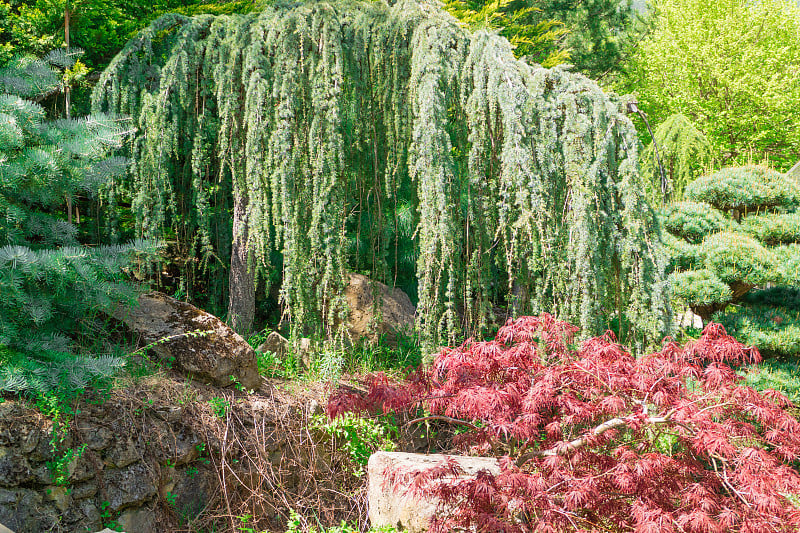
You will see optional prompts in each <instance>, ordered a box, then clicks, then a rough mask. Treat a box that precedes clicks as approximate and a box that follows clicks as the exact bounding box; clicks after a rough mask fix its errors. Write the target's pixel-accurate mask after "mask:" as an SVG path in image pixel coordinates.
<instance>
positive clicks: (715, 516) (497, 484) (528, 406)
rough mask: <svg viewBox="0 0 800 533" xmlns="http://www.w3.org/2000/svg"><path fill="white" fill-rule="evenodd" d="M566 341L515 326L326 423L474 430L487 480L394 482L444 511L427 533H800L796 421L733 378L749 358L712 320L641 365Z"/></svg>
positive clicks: (533, 325) (430, 476) (600, 341)
mask: <svg viewBox="0 0 800 533" xmlns="http://www.w3.org/2000/svg"><path fill="white" fill-rule="evenodd" d="M575 332H576V328H575V327H573V326H571V325H570V324H568V323H566V322H562V321H559V320H556V319H554V318H553V317H552V316H550V315H547V314H544V315H542V316H540V317H523V318H520V319H518V320H515V321H509V322H508V323H507V324H506V325H505V326H503V327H502V328H501V329H500V331H499V332H498V334H497V337H496V338H495V340H493V341H489V342H472V341H468V342H466V343H465V344H464V345H462V346H461V347H459V348H456V349H445V350H442V352H441V353H439V354H438V356H437V357H436V358H435V361H434V362H433V365H432V366H431V367H430V368H429V369H427V370H424V371H420V372H418V373H417V374H415V375H414V376H413V377H412V379H410V380H409V381H407V382H404V383H396V384H392V383H390V382H389V381H388V380H387V379H386V378H385V377H383V376H377V377H375V378H374V379H373V382H372V384H371V387H370V391H369V393H368V394H367V395H364V396H362V395H358V394H354V393H346V394H340V395H336V396H334V397H333V398H332V399H331V401H330V404H329V406H328V407H329V414H330V415H332V416H335V415H337V414H339V413H341V412H343V411H347V410H351V411H359V410H361V411H365V410H378V409H382V410H384V411H397V410H404V409H411V408H419V407H420V406H422V407H424V408H426V409H427V410H428V411H429V412H430V413H431V416H432V417H440V418H442V419H447V420H452V419H458V420H461V421H464V422H465V423H467V424H469V426H471V427H472V431H470V432H468V433H467V434H465V436H464V438H463V439H461V441H460V445H461V446H463V447H464V448H466V451H468V452H473V453H483V454H492V453H494V454H496V455H500V456H502V458H501V460H500V463H501V473H500V474H499V475H497V476H494V475H491V474H489V473H486V472H483V473H481V474H480V475H478V476H477V477H475V478H472V479H464V480H460V481H449V482H444V481H443V480H444V479H445V478H446V477H447V476H452V475H453V474H454V473H456V472H457V465H455V463H447V464H445V465H442V466H441V467H440V468H437V469H435V470H428V471H424V472H417V473H408V472H406V473H404V472H396V473H395V474H394V478H395V481H396V482H397V483H401V482H402V483H403V484H404V486H407V487H409V490H412V491H417V492H420V493H422V492H429V493H430V492H432V493H433V494H434V495H435V496H436V497H437V498H438V499H439V500H440V502H441V504H442V505H443V506H447V508H449V509H452V510H453V511H452V512H448V513H441V516H439V517H437V518H435V519H434V521H433V523H432V524H431V526H432V530H433V531H437V532H438V531H441V532H444V531H452V530H453V529H455V528H469V527H475V528H476V529H477V530H478V531H507V532H527V531H535V532H556V531H570V532H572V531H587V532H588V531H615V532H617V531H635V532H637V533H670V532H675V533H679V532H683V533H714V532H726V531H732V532H742V533H745V532H746V533H756V532H797V531H800V508H798V507H797V506H796V504H794V503H793V501H792V500H793V498H795V497H796V495H798V494H800V475H799V474H798V471H797V469H796V467H797V464H798V463H797V461H798V456H799V455H800V422H798V420H797V419H796V418H794V417H793V416H792V415H791V414H790V412H789V411H788V409H790V408H791V407H792V405H791V403H790V402H789V400H788V399H787V398H786V397H785V396H783V395H782V394H780V393H779V392H776V391H766V392H761V393H759V392H757V391H755V390H753V389H752V388H749V387H746V386H743V385H741V384H740V382H741V378H739V377H738V376H737V375H736V373H735V372H734V370H733V369H734V368H735V367H736V366H739V365H742V364H749V363H753V362H758V361H759V360H760V355H759V354H758V351H757V350H756V349H754V348H746V347H744V346H743V345H741V344H739V343H738V342H736V341H735V340H734V339H733V338H732V337H730V336H728V335H727V334H726V332H725V330H724V328H723V327H722V326H720V325H718V324H710V325H709V326H707V327H706V328H705V330H703V334H702V336H701V337H700V339H698V340H697V341H696V342H691V343H689V344H687V345H686V346H684V347H681V346H679V345H677V344H676V343H675V342H673V341H671V340H669V339H668V340H666V341H665V344H664V347H663V349H662V350H661V351H660V352H657V353H654V354H651V355H648V356H645V357H642V358H639V359H636V358H634V357H633V356H631V354H630V353H628V352H627V351H625V350H624V349H623V348H622V347H621V346H620V345H619V344H617V343H616V342H615V339H614V337H613V335H612V334H611V333H607V334H606V335H604V336H602V337H596V338H592V339H589V340H587V341H585V342H583V343H582V344H581V345H580V346H579V347H577V346H574V345H573V341H574V334H575ZM794 501H797V500H796V499H795V500H794Z"/></svg>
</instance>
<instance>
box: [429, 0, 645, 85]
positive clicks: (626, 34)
mask: <svg viewBox="0 0 800 533" xmlns="http://www.w3.org/2000/svg"><path fill="white" fill-rule="evenodd" d="M631 4H632V2H630V1H627V0H623V1H621V2H620V1H615V0H589V1H587V0H497V1H486V0H448V1H446V2H445V5H444V7H445V9H446V10H447V11H449V12H450V13H451V14H452V15H453V16H455V17H456V18H457V19H459V20H460V21H462V22H464V23H466V24H467V25H468V26H469V27H470V28H471V29H473V30H476V29H486V28H491V29H495V30H497V31H498V32H499V33H500V35H502V36H504V37H506V38H508V40H509V41H510V42H511V44H512V46H514V53H515V55H516V56H517V57H523V58H525V59H526V60H527V61H528V62H535V63H539V64H541V65H543V66H545V67H552V66H555V65H558V64H561V63H572V64H574V65H575V66H576V67H577V69H578V70H579V71H581V72H582V73H584V74H586V75H587V76H589V77H591V78H598V77H603V76H605V75H607V74H608V73H609V72H612V71H618V70H619V67H620V63H621V59H622V57H623V55H624V54H625V52H626V50H627V48H628V47H629V45H630V44H631V43H632V40H633V39H635V37H636V36H637V35H638V33H639V31H641V28H640V26H641V25H640V24H639V19H638V16H637V15H636V14H635V11H634V10H633V9H632V7H631Z"/></svg>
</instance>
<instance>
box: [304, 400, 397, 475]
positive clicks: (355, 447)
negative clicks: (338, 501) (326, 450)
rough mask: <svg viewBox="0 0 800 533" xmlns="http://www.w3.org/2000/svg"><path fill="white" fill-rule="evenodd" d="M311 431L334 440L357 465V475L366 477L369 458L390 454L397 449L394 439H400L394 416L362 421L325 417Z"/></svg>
mask: <svg viewBox="0 0 800 533" xmlns="http://www.w3.org/2000/svg"><path fill="white" fill-rule="evenodd" d="M311 427H312V428H313V429H317V430H321V431H322V432H324V433H325V434H327V435H328V436H330V437H332V438H333V439H334V440H335V442H336V445H337V447H340V448H342V449H343V450H344V451H345V452H347V454H348V455H349V456H350V459H351V460H352V461H353V463H354V464H355V465H356V474H357V475H361V474H363V473H364V467H366V466H367V461H369V456H370V455H372V454H373V453H375V452H377V451H387V452H391V451H393V450H394V449H395V448H396V447H397V444H396V443H395V442H394V440H392V439H393V438H396V437H397V434H398V432H399V430H398V428H397V426H396V425H395V424H394V420H393V418H392V415H386V416H383V417H380V418H363V417H361V416H359V415H356V414H353V413H347V414H346V415H344V416H340V417H337V418H334V419H333V420H330V419H329V418H328V417H327V416H326V415H317V416H315V417H314V419H313V420H312V422H311Z"/></svg>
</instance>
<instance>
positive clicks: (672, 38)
mask: <svg viewBox="0 0 800 533" xmlns="http://www.w3.org/2000/svg"><path fill="white" fill-rule="evenodd" d="M654 7H655V12H654V15H653V17H654V18H653V29H652V31H651V32H650V33H649V34H648V36H647V37H646V38H645V39H644V40H643V42H642V43H641V45H640V46H639V48H638V50H637V51H636V53H635V54H634V55H633V57H632V59H631V61H630V62H629V64H628V66H627V73H628V74H627V77H626V78H625V80H624V82H623V83H621V84H620V85H619V87H618V88H619V89H620V90H621V91H623V92H635V93H636V94H638V96H639V106H640V108H642V109H643V110H644V111H646V112H647V114H648V115H649V116H650V121H651V122H653V123H654V124H661V123H663V122H664V121H666V120H667V118H668V117H670V116H671V115H674V114H676V113H680V114H682V115H683V116H684V117H685V118H686V119H688V121H689V122H690V123H691V125H693V127H694V128H696V130H698V131H699V132H700V133H701V134H702V135H703V136H705V138H706V139H707V140H708V142H709V143H710V144H711V147H712V152H713V154H714V156H715V159H717V160H718V165H730V164H737V163H746V162H747V161H748V159H752V160H756V161H758V162H760V161H762V160H763V159H764V158H766V159H767V160H768V161H769V162H770V163H771V164H773V165H775V166H776V167H778V168H779V169H783V170H786V169H788V168H789V167H790V166H791V165H792V164H794V163H795V162H796V161H797V159H798V157H800V129H798V128H797V127H795V125H796V124H798V123H800V82H799V80H798V72H799V71H800V8H799V7H798V6H797V4H796V2H787V1H784V0H765V1H763V2H744V1H741V0H720V1H718V2H703V1H701V0H658V1H656V2H654ZM648 142H649V141H648ZM695 177H696V176H695Z"/></svg>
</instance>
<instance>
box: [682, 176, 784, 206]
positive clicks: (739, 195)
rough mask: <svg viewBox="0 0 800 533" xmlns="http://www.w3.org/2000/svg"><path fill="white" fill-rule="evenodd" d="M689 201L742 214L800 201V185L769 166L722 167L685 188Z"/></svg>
mask: <svg viewBox="0 0 800 533" xmlns="http://www.w3.org/2000/svg"><path fill="white" fill-rule="evenodd" d="M685 196H686V198H687V199H688V200H694V201H695V202H705V203H707V204H711V205H713V206H714V207H716V208H717V209H720V210H722V211H731V210H734V209H736V210H737V211H739V212H740V213H741V214H745V213H749V212H752V211H759V210H762V211H763V210H767V209H771V208H776V207H794V206H796V205H797V204H798V203H800V188H798V185H797V183H795V182H794V181H793V180H790V179H789V178H787V177H786V175H785V174H781V173H780V172H776V171H774V170H770V169H768V168H766V167H760V166H755V165H747V166H744V167H733V168H723V169H722V170H719V171H717V172H714V173H712V174H708V175H706V176H703V177H701V178H699V179H698V180H696V181H694V182H693V183H691V184H689V185H688V186H687V187H686V192H685Z"/></svg>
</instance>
